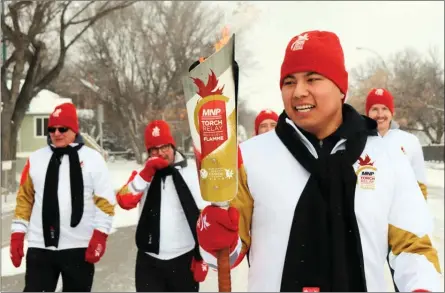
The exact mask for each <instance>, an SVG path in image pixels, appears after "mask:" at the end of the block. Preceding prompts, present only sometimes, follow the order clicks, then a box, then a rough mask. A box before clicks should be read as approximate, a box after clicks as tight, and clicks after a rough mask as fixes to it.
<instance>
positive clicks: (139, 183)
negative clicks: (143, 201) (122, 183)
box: [128, 174, 150, 193]
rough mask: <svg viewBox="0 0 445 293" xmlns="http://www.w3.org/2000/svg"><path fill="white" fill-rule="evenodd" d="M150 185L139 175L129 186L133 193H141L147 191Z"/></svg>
mask: <svg viewBox="0 0 445 293" xmlns="http://www.w3.org/2000/svg"><path fill="white" fill-rule="evenodd" d="M148 185H150V183H149V182H147V181H145V180H144V179H142V177H141V175H139V174H137V175H136V176H135V177H134V179H133V180H132V181H131V182H130V184H129V185H128V186H129V188H130V191H131V192H132V193H141V192H143V191H145V189H146V188H147V187H148Z"/></svg>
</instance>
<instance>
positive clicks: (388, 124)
mask: <svg viewBox="0 0 445 293" xmlns="http://www.w3.org/2000/svg"><path fill="white" fill-rule="evenodd" d="M365 108H366V115H368V117H370V118H372V119H374V120H375V121H377V129H378V131H379V135H380V136H381V137H382V138H383V140H384V141H386V142H387V143H388V145H389V146H391V147H392V146H393V147H395V148H397V149H398V150H401V151H402V152H403V153H404V154H405V155H406V156H407V157H408V160H409V162H410V163H411V167H412V168H413V170H414V174H415V175H416V179H417V182H418V184H419V186H420V188H421V190H422V194H423V196H424V197H425V199H427V197H428V191H427V186H426V171H425V161H424V158H423V150H422V146H421V145H420V142H419V139H418V138H417V137H416V136H415V135H414V134H411V133H409V132H406V131H403V130H400V129H399V126H398V124H397V123H396V122H395V121H394V120H393V117H394V115H395V111H394V98H393V96H392V95H391V93H390V92H389V91H388V90H387V89H383V88H373V89H371V90H370V91H369V93H368V96H367V97H366V107H365Z"/></svg>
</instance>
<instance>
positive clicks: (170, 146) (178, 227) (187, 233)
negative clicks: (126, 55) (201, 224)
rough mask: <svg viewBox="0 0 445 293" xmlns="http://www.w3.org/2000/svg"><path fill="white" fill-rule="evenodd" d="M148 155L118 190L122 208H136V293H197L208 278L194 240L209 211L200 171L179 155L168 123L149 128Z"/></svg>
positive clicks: (153, 124) (159, 123)
mask: <svg viewBox="0 0 445 293" xmlns="http://www.w3.org/2000/svg"><path fill="white" fill-rule="evenodd" d="M145 146H146V149H147V152H148V155H149V158H148V160H147V162H146V163H145V166H144V168H143V169H142V170H141V171H139V172H137V171H134V172H133V174H132V175H131V177H130V179H129V180H128V182H127V183H126V184H125V185H124V186H123V187H122V188H121V189H120V190H119V192H118V194H117V195H116V196H117V201H118V203H119V205H120V207H122V208H123V209H126V210H129V209H132V208H135V207H136V206H137V205H138V203H139V202H141V203H140V205H139V212H140V217H139V221H138V226H137V231H136V246H137V247H138V253H137V258H136V280H135V281H136V291H137V292H172V291H183V292H197V291H199V282H203V281H204V280H205V277H206V276H207V268H208V267H207V264H206V263H205V262H203V260H202V257H201V254H200V251H199V246H198V243H197V238H196V230H195V226H196V222H197V220H198V217H199V213H200V210H201V209H203V208H204V207H205V206H206V202H205V201H204V200H203V199H202V198H201V193H200V188H199V180H198V173H197V171H196V168H194V167H190V166H188V162H187V160H186V158H185V157H184V156H183V155H182V154H181V153H180V152H179V151H177V150H176V144H175V141H174V139H173V137H172V135H171V132H170V128H169V126H168V124H167V123H166V122H165V121H163V120H155V121H152V122H151V123H150V124H148V125H147V127H146V129H145Z"/></svg>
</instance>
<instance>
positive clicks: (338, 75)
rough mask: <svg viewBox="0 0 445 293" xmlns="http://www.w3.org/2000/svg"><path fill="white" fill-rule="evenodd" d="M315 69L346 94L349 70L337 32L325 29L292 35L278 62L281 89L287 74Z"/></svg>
mask: <svg viewBox="0 0 445 293" xmlns="http://www.w3.org/2000/svg"><path fill="white" fill-rule="evenodd" d="M311 71H312V72H316V73H318V74H321V75H323V76H325V77H326V78H328V79H330V80H331V81H332V82H334V83H335V84H336V85H337V87H338V88H339V89H340V91H341V92H342V93H343V94H344V95H346V92H347V90H348V72H347V71H346V68H345V58H344V54H343V49H342V47H341V44H340V40H339V39H338V37H337V35H336V34H334V33H332V32H326V31H308V32H304V33H301V34H300V35H298V36H295V37H293V38H292V39H291V40H290V42H289V44H288V45H287V48H286V53H285V55H284V60H283V64H282V65H281V78H280V88H282V87H283V81H284V78H286V76H288V75H290V74H294V73H297V72H311Z"/></svg>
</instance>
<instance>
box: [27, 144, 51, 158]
mask: <svg viewBox="0 0 445 293" xmlns="http://www.w3.org/2000/svg"><path fill="white" fill-rule="evenodd" d="M51 154H52V151H51V148H50V147H49V146H44V147H42V148H40V149H38V150H36V151H34V152H32V153H31V154H30V155H29V157H28V160H30V161H31V160H36V159H40V158H42V157H47V156H48V155H51Z"/></svg>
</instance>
